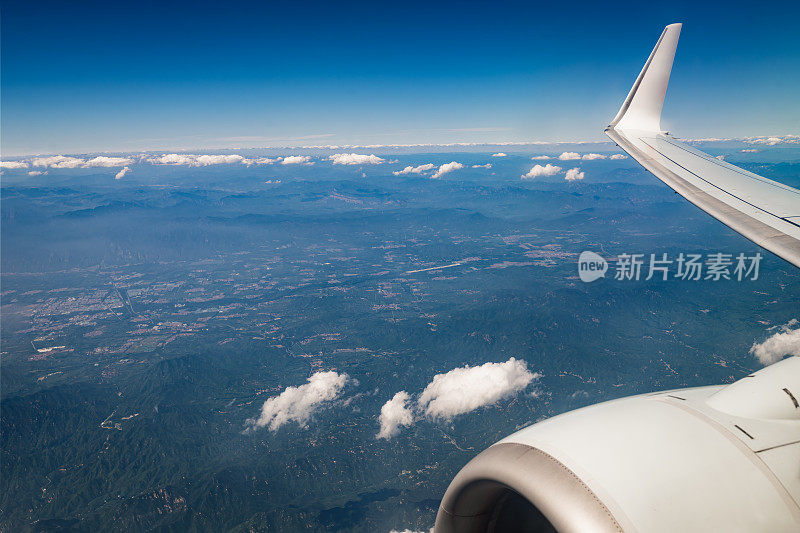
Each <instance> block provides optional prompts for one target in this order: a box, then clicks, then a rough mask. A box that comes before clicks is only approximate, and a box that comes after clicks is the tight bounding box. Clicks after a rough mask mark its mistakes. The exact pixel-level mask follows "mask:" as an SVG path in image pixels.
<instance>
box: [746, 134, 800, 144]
mask: <svg viewBox="0 0 800 533" xmlns="http://www.w3.org/2000/svg"><path fill="white" fill-rule="evenodd" d="M744 142H746V143H749V144H764V145H766V146H775V145H776V144H798V143H800V135H769V136H762V137H745V138H744Z"/></svg>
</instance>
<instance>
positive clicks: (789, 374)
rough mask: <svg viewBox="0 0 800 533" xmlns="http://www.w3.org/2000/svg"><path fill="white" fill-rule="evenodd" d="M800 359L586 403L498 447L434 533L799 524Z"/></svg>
mask: <svg viewBox="0 0 800 533" xmlns="http://www.w3.org/2000/svg"><path fill="white" fill-rule="evenodd" d="M799 401H800V357H789V358H786V359H784V360H782V361H780V362H778V363H776V364H774V365H772V366H769V367H767V368H764V369H762V370H760V371H758V372H756V373H754V374H751V375H749V376H747V377H745V378H743V379H740V380H739V381H736V382H734V383H732V384H730V385H727V386H710V387H700V388H692V389H681V390H673V391H666V392H658V393H653V394H645V395H641V396H634V397H629V398H623V399H619V400H614V401H610V402H606V403H602V404H597V405H593V406H590V407H585V408H583V409H578V410H576V411H572V412H569V413H566V414H563V415H560V416H556V417H553V418H551V419H549V420H545V421H543V422H540V423H537V424H534V425H532V426H529V427H527V428H525V429H522V430H521V431H518V432H517V433H514V434H513V435H511V436H509V437H507V438H505V439H503V440H502V441H500V442H498V443H497V444H494V445H493V446H491V447H489V448H488V449H487V450H485V451H484V452H482V453H481V454H480V455H478V456H477V457H475V458H474V459H473V460H472V461H470V462H469V463H468V464H467V465H466V466H465V467H464V468H463V469H462V470H461V471H460V472H459V473H458V474H457V475H456V477H455V478H454V479H453V481H452V483H451V484H450V486H449V488H448V489H447V492H446V493H445V495H444V498H443V500H442V503H441V506H440V508H439V512H438V515H437V518H436V528H435V531H436V533H451V532H459V533H462V532H463V533H478V532H497V533H499V532H517V531H526V532H533V531H559V532H562V533H566V532H580V533H586V532H594V531H597V532H600V531H616V532H619V531H647V532H650V531H664V532H675V531H683V532H686V531H726V532H732V531H769V532H777V531H800V404H798V402H799Z"/></svg>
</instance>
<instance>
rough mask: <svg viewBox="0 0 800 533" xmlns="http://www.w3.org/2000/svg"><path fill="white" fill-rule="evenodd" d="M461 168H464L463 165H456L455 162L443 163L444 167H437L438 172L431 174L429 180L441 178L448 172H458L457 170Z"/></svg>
mask: <svg viewBox="0 0 800 533" xmlns="http://www.w3.org/2000/svg"><path fill="white" fill-rule="evenodd" d="M462 168H464V165H462V164H461V163H457V162H455V161H451V162H450V163H445V164H444V165H440V166H439V170H437V171H436V172H435V173H434V174H433V176H431V178H433V179H436V178H441V177H442V176H444V175H445V174H447V173H448V172H453V171H454V170H459V169H462Z"/></svg>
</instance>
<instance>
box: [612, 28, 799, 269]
mask: <svg viewBox="0 0 800 533" xmlns="http://www.w3.org/2000/svg"><path fill="white" fill-rule="evenodd" d="M680 32H681V24H671V25H669V26H667V27H666V28H664V31H663V33H662V34H661V37H660V38H659V40H658V42H657V43H656V46H655V48H654V49H653V52H652V53H651V54H650V57H649V58H648V59H647V62H646V63H645V65H644V68H643V69H642V72H641V73H640V74H639V77H638V78H637V79H636V82H635V83H634V84H633V88H632V89H631V91H630V93H629V94H628V97H627V98H626V99H625V102H624V103H623V104H622V107H621V108H620V110H619V113H617V116H616V117H614V120H612V121H611V124H610V125H609V126H608V128H606V134H607V135H608V136H609V137H610V138H611V139H612V140H613V141H614V142H616V143H617V144H618V145H619V146H620V148H622V149H623V150H625V151H626V152H627V153H628V154H630V155H631V157H633V158H634V159H635V160H636V161H638V162H639V163H640V164H641V165H642V166H643V167H644V168H645V169H647V170H648V171H649V172H651V173H652V174H653V175H654V176H656V177H657V178H658V179H660V180H661V181H663V182H664V183H666V184H667V185H668V186H669V187H671V188H672V189H673V190H674V191H675V192H677V193H678V194H680V195H681V196H683V197H684V198H686V199H687V200H689V201H690V202H692V203H693V204H694V205H696V206H697V207H699V208H700V209H702V210H703V211H705V212H706V213H708V214H710V215H711V216H713V217H714V218H716V219H717V220H719V221H720V222H722V223H723V224H725V225H727V226H728V227H730V228H731V229H733V230H735V231H737V232H739V233H741V234H742V235H743V236H745V237H747V238H748V239H750V240H751V241H753V242H754V243H756V244H758V245H759V246H762V247H764V248H766V249H767V250H769V251H770V252H772V253H774V254H775V255H777V256H779V257H782V258H783V259H785V260H787V261H788V262H790V263H792V264H793V265H795V266H797V267H800V191H798V190H797V189H794V188H792V187H789V186H787V185H783V184H782V183H778V182H776V181H772V180H770V179H767V178H765V177H763V176H759V175H758V174H754V173H752V172H748V171H747V170H744V169H741V168H739V167H736V166H734V165H731V164H729V163H726V162H725V161H720V160H719V159H716V158H714V157H712V156H710V155H708V154H705V153H703V152H701V151H699V150H696V149H694V148H692V147H691V146H688V145H686V144H685V143H682V142H680V141H678V140H677V139H675V138H674V137H672V136H671V135H670V134H669V133H667V132H664V131H661V108H662V106H663V104H664V96H665V95H666V92H667V84H668V82H669V75H670V72H671V70H672V62H673V59H674V58H675V49H676V48H677V45H678V37H679V35H680Z"/></svg>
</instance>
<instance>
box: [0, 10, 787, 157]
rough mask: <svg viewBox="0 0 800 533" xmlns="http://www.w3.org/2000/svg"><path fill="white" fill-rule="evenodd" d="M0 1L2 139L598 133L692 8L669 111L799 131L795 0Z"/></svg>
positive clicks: (270, 140)
mask: <svg viewBox="0 0 800 533" xmlns="http://www.w3.org/2000/svg"><path fill="white" fill-rule="evenodd" d="M165 3H166V2H153V3H150V2H141V1H137V2H102V3H96V4H95V3H91V2H77V3H75V2H52V3H51V2H30V1H23V2H17V1H6V2H4V3H3V6H2V37H1V38H2V142H3V143H2V149H3V153H4V154H5V155H14V154H30V153H72V152H84V151H100V150H142V149H168V148H203V147H225V146H229V147H234V146H270V145H271V146H284V145H313V144H356V143H357V144H388V143H445V142H497V141H523V140H599V139H603V136H602V129H603V127H604V126H605V124H607V122H608V121H609V120H610V119H611V118H612V117H613V115H614V114H615V112H616V111H617V109H618V107H619V105H620V103H621V102H622V99H623V98H624V96H625V94H626V93H627V91H628V89H629V88H630V85H631V84H632V83H633V80H634V78H635V77H636V75H637V74H638V72H639V69H640V68H641V66H642V64H643V62H644V60H645V59H646V58H647V55H648V54H649V52H650V50H651V48H652V46H653V44H654V43H655V40H656V39H657V38H658V35H659V33H660V32H661V30H662V28H663V27H664V26H665V25H666V24H669V23H672V22H683V23H684V28H683V34H682V35H681V42H680V44H679V46H678V56H677V59H676V67H675V69H674V70H673V77H672V83H671V86H670V92H669V94H668V96H667V98H668V102H667V106H666V108H665V123H666V125H667V126H669V127H670V129H671V130H672V131H673V132H674V133H676V134H677V135H681V136H685V137H705V136H744V135H765V134H775V133H777V134H780V133H797V132H798V131H800V103H799V102H798V98H797V96H798V95H799V94H800V38H798V33H800V2H781V3H771V2H762V3H755V2H741V3H737V2H728V3H708V4H703V3H701V2H674V1H664V2H641V3H633V2H631V3H626V2H612V1H598V2H576V1H568V2H549V3H547V4H542V5H539V4H537V3H536V2H531V1H527V2H492V3H490V2H459V3H446V2H440V3H436V2H419V3H417V2H369V3H367V2H364V3H358V2H356V3H353V2H344V3H343V2H329V3H319V4H314V3H304V2H273V3H270V2H261V3H257V4H256V3H253V4H245V3H237V2H219V3H214V4H208V5H206V4H203V3H199V2H195V3H186V4H185V5H183V6H179V5H177V4H176V5H164V4H165Z"/></svg>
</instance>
